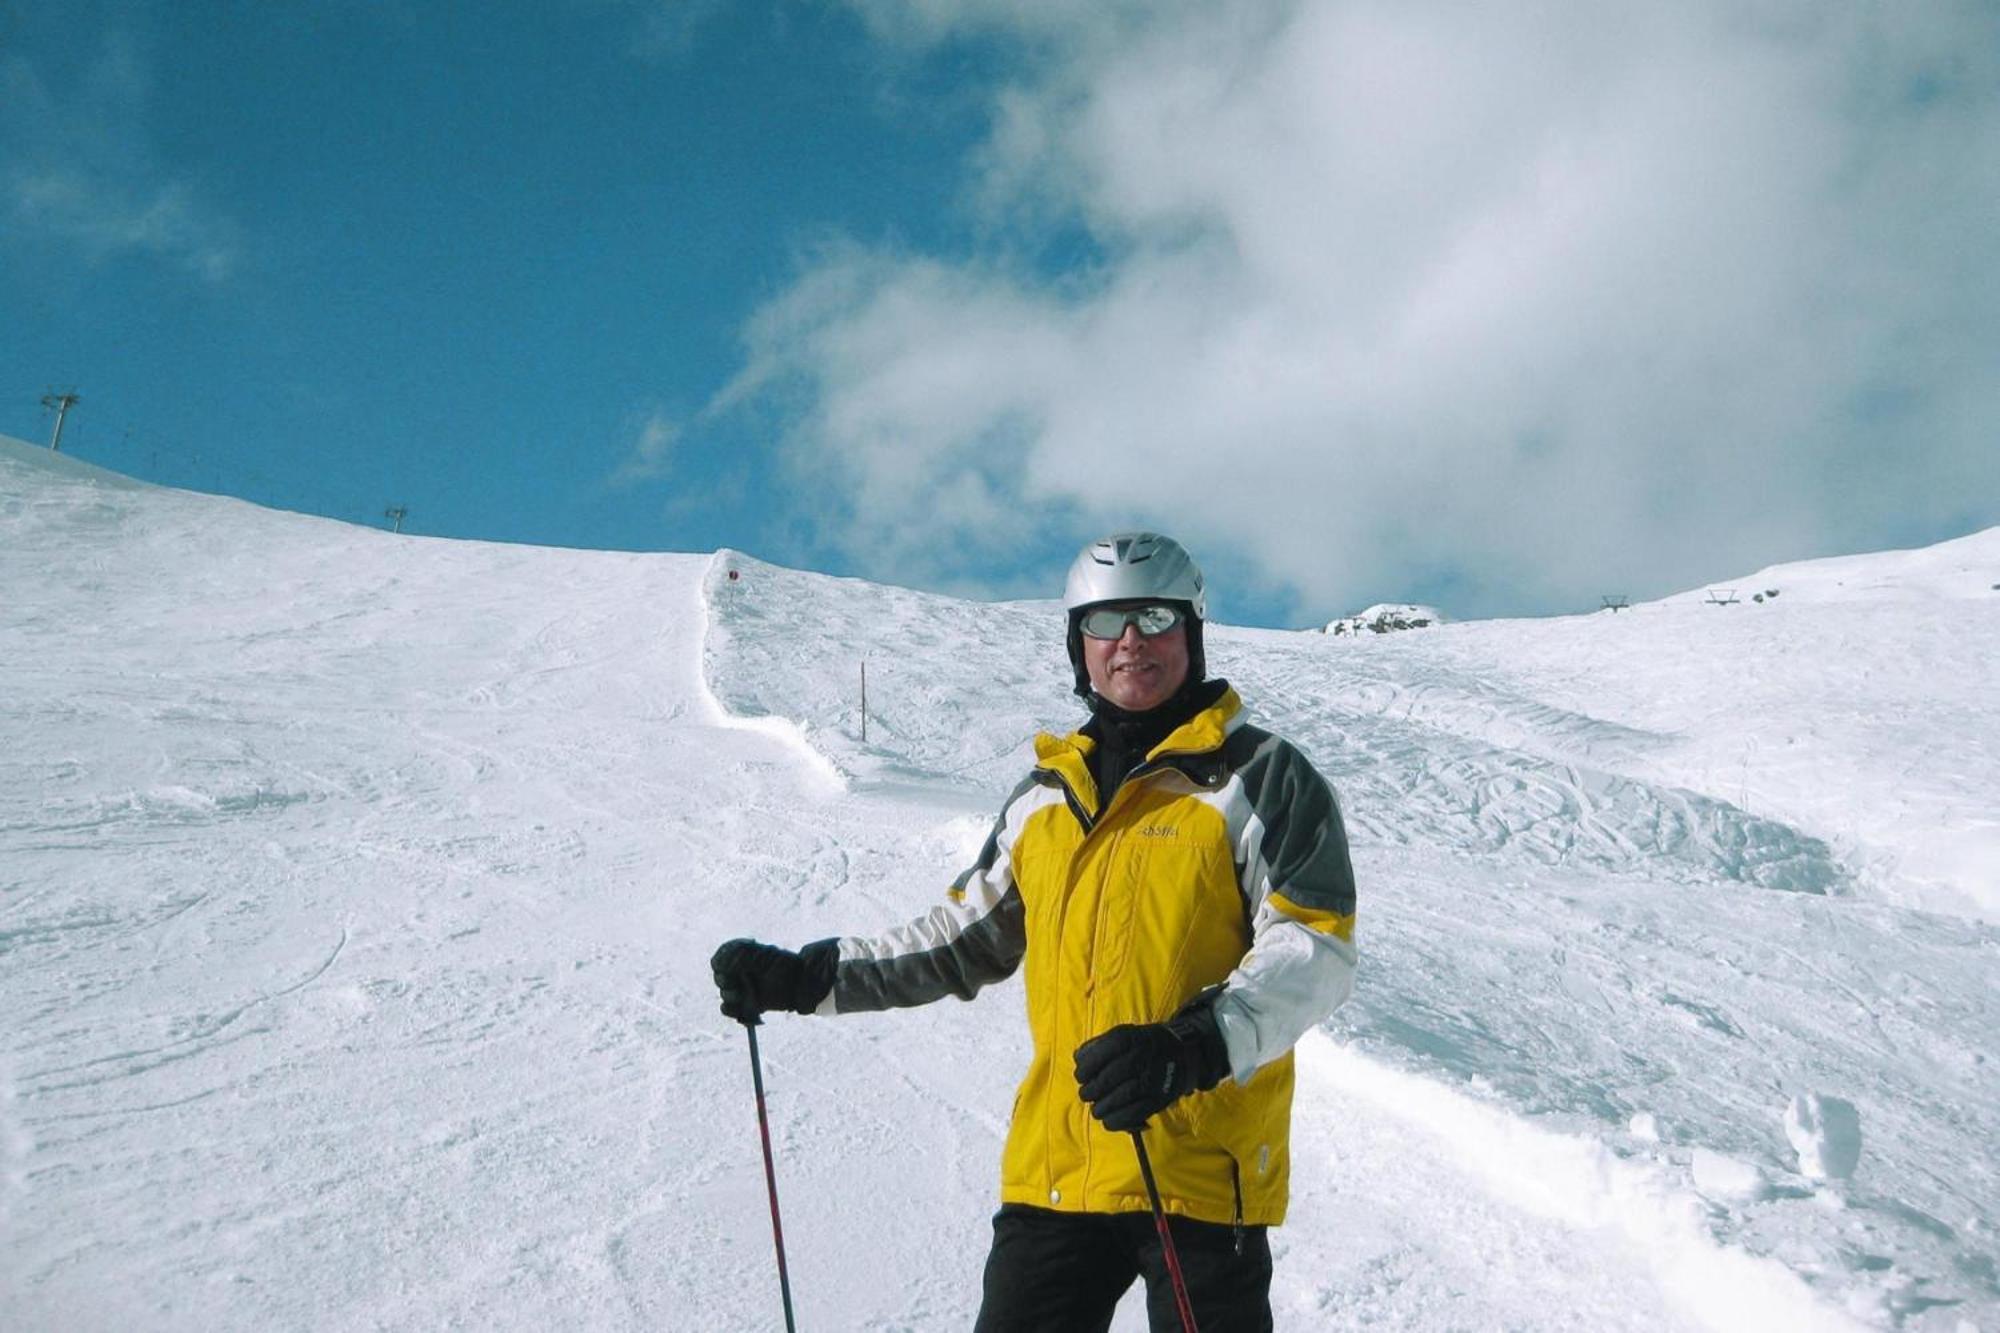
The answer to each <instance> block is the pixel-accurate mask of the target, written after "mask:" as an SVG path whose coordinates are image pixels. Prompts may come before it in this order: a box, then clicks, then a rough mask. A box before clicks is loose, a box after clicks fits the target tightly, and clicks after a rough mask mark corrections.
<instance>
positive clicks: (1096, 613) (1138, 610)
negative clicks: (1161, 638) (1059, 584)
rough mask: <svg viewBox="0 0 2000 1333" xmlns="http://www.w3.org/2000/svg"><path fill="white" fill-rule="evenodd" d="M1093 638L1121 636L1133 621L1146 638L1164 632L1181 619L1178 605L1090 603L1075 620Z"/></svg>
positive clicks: (1115, 637) (1116, 637)
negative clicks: (1090, 605)
mask: <svg viewBox="0 0 2000 1333" xmlns="http://www.w3.org/2000/svg"><path fill="white" fill-rule="evenodd" d="M1077 623H1078V625H1079V626H1081V627H1082V629H1083V632H1084V633H1085V634H1088V635H1089V636H1090V637H1091V638H1093V639H1122V638H1124V637H1125V627H1126V626H1127V625H1137V626H1138V627H1139V632H1140V633H1141V634H1143V635H1145V636H1146V637H1147V638H1149V639H1150V638H1152V637H1153V636H1154V635H1155V634H1165V633H1166V632H1167V631H1168V630H1170V629H1172V628H1173V627H1174V626H1176V625H1178V624H1180V623H1181V609H1180V608H1179V607H1178V606H1174V605H1172V604H1170V603H1167V602H1147V603H1146V604H1145V605H1144V606H1093V607H1091V608H1090V609H1089V610H1088V611H1085V612H1084V613H1083V616H1082V618H1081V619H1080V620H1079V621H1078V622H1077Z"/></svg>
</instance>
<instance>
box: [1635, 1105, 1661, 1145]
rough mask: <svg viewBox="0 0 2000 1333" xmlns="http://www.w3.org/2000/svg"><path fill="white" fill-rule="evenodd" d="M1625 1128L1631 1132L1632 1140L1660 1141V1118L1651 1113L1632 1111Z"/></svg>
mask: <svg viewBox="0 0 2000 1333" xmlns="http://www.w3.org/2000/svg"><path fill="white" fill-rule="evenodd" d="M1627 1128H1629V1129H1630V1130H1631V1132H1632V1137H1633V1138H1635V1139H1638V1140H1640V1141H1642V1142H1645V1143H1658V1142H1659V1141H1660V1118H1659V1117H1658V1116H1656V1115H1654V1114H1653V1113H1652V1112H1651V1111H1634V1112H1633V1113H1632V1119H1631V1122H1630V1123H1629V1125H1628V1126H1627Z"/></svg>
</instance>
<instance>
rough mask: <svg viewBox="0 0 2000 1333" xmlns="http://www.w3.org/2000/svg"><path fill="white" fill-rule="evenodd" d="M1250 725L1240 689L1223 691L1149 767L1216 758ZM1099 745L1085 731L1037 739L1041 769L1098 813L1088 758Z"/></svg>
mask: <svg viewBox="0 0 2000 1333" xmlns="http://www.w3.org/2000/svg"><path fill="white" fill-rule="evenodd" d="M1245 721H1246V718H1245V717H1244V714H1243V700H1242V698H1241V697H1239V696H1238V695H1237V693H1236V687H1235V686H1233V685H1232V686H1230V687H1229V688H1227V689H1225V690H1223V692H1222V697H1221V698H1219V699H1217V700H1216V701H1215V702H1214V703H1212V704H1210V705H1209V706H1208V707H1206V708H1204V709H1202V710H1201V711H1200V712H1198V713H1196V714H1195V715H1194V716H1193V717H1191V718H1189V719H1188V720H1187V721H1185V722H1183V723H1181V724H1180V725H1179V726H1178V727H1175V728H1174V729H1173V730H1172V731H1170V732H1168V733H1167V737H1166V739H1165V740H1163V741H1161V742H1160V743H1159V744H1158V745H1155V746H1154V747H1153V748H1152V750H1151V751H1149V752H1148V753H1147V755H1146V761H1147V762H1148V763H1150V762H1152V761H1154V760H1156V759H1165V758H1168V757H1182V756H1188V757H1192V756H1197V755H1207V754H1213V753H1215V752H1216V751H1218V750H1220V749H1221V748H1222V744H1223V742H1224V741H1226V740H1227V739H1228V738H1229V733H1230V732H1232V731H1234V730H1236V729H1237V728H1238V727H1240V726H1242V725H1243V723H1244V722H1245ZM1096 744H1097V742H1096V741H1094V740H1092V739H1091V738H1090V737H1089V736H1087V735H1085V734H1084V733H1083V732H1082V731H1072V732H1070V733H1069V734H1068V735H1067V736H1057V735H1054V734H1053V733H1051V732H1046V731H1045V732H1042V733H1041V734H1039V735H1037V736H1036V737H1035V761H1036V764H1037V766H1038V767H1040V768H1042V769H1044V770H1046V771H1048V772H1050V773H1053V774H1055V775H1056V776H1057V777H1059V778H1061V779H1062V781H1063V783H1064V785H1065V786H1067V787H1068V788H1069V789H1070V791H1072V792H1073V793H1075V794H1076V797H1077V799H1078V800H1080V801H1082V802H1083V804H1084V807H1085V808H1086V809H1088V810H1091V811H1093V812H1094V811H1095V810H1096V809H1097V783H1096V782H1095V781H1094V780H1093V779H1092V778H1091V776H1090V763H1089V760H1088V756H1089V754H1090V752H1091V750H1092V749H1094V748H1095V747H1096Z"/></svg>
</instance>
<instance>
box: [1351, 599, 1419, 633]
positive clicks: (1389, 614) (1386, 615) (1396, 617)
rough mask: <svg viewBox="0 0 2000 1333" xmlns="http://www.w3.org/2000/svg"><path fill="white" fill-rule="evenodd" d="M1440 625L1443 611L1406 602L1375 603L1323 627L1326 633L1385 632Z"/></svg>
mask: <svg viewBox="0 0 2000 1333" xmlns="http://www.w3.org/2000/svg"><path fill="white" fill-rule="evenodd" d="M1442 624H1444V613H1443V612H1441V611H1439V610H1438V609H1437V608H1436V607H1434V606H1417V605H1415V604H1414V603H1410V602H1379V603H1377V604H1376V605H1374V606H1371V607H1369V608H1368V609H1367V610H1366V611H1363V612H1362V613H1361V614H1360V615H1356V616H1346V617H1343V618H1342V619H1340V620H1336V621H1333V622H1332V623H1330V624H1329V625H1327V627H1326V632H1327V633H1328V634H1362V633H1367V634H1388V633H1391V632H1392V631H1395V630H1401V629H1426V628H1428V627H1430V626H1432V625H1442Z"/></svg>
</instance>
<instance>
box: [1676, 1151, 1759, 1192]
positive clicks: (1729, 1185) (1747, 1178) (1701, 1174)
mask: <svg viewBox="0 0 2000 1333" xmlns="http://www.w3.org/2000/svg"><path fill="white" fill-rule="evenodd" d="M1693 1165H1694V1187H1695V1188H1696V1189H1698V1190H1700V1191H1701V1192H1702V1194H1703V1195H1704V1196H1705V1197H1707V1198H1710V1199H1714V1200H1716V1201H1717V1202H1723V1201H1728V1202H1749V1201H1751V1200H1753V1199H1761V1198H1763V1197H1764V1194H1765V1192H1766V1188H1767V1186H1766V1182H1765V1180H1764V1173H1763V1172H1762V1171H1760V1170H1758V1169H1757V1167H1756V1165H1755V1164H1754V1163H1751V1162H1746V1161H1743V1160H1741V1159H1740V1158H1736V1157H1730V1156H1728V1155H1727V1154H1724V1153H1719V1152H1714V1151H1711V1150H1710V1149H1707V1148H1696V1149H1695V1150H1694V1163H1693Z"/></svg>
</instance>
